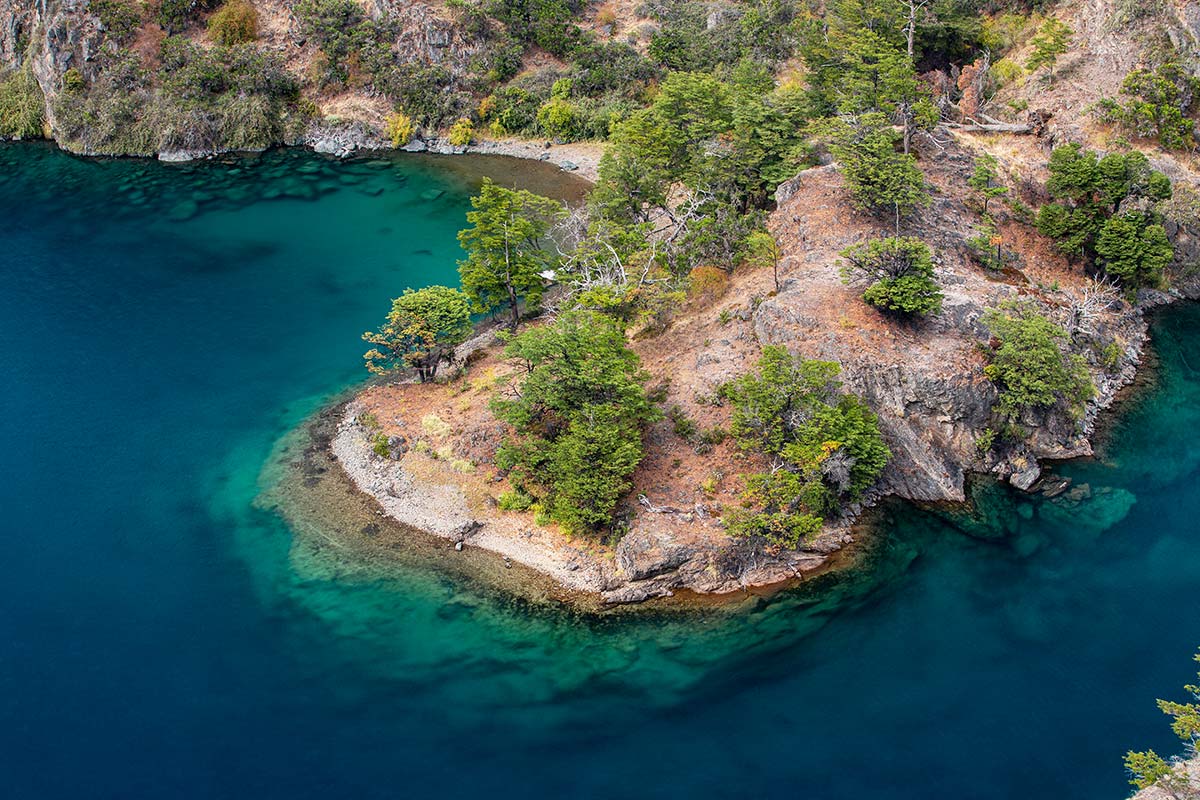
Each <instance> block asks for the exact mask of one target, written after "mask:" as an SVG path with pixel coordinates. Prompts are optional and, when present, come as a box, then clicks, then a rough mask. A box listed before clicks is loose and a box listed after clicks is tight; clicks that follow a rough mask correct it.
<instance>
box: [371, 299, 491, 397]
mask: <svg viewBox="0 0 1200 800" xmlns="http://www.w3.org/2000/svg"><path fill="white" fill-rule="evenodd" d="M470 333H471V310H470V307H469V306H468V304H467V298H466V295H464V294H463V293H462V292H460V291H459V290H458V289H450V288H447V287H445V286H428V287H426V288H424V289H416V290H413V289H405V290H404V294H402V295H400V296H399V297H397V298H396V299H395V300H393V301H392V310H391V312H389V313H388V316H387V320H386V321H385V322H384V323H383V325H382V326H380V328H379V330H377V331H367V332H366V333H364V334H363V336H362V338H363V340H364V341H366V342H369V343H370V344H373V345H375V346H374V347H373V348H371V349H370V350H368V351H367V352H366V353H365V354H364V356H363V357H364V358H365V359H366V362H367V369H368V370H370V371H371V372H373V373H375V374H376V375H383V374H385V373H387V372H389V371H391V370H394V369H398V368H405V369H415V370H416V371H417V375H418V376H419V377H420V379H421V381H422V382H424V381H428V380H431V379H432V378H433V377H434V375H435V374H436V373H437V369H438V366H439V365H440V364H441V363H442V362H443V361H444V360H446V359H447V358H448V357H449V356H451V355H452V354H453V352H454V348H455V347H456V346H457V345H459V344H461V343H462V342H463V340H464V339H466V338H467V336H469V335H470Z"/></svg>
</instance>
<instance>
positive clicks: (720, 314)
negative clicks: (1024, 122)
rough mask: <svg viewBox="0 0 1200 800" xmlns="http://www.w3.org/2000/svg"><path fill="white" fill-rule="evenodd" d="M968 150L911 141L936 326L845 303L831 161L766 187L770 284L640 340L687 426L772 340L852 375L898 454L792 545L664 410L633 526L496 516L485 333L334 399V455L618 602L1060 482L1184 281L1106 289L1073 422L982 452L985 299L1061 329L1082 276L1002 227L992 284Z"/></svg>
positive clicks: (836, 554)
mask: <svg viewBox="0 0 1200 800" xmlns="http://www.w3.org/2000/svg"><path fill="white" fill-rule="evenodd" d="M947 134H948V132H947ZM948 135H949V134H948ZM975 144H976V143H975V142H973V141H971V137H953V140H952V141H951V143H950V144H948V145H947V144H942V145H941V146H940V147H939V148H937V149H936V150H933V149H932V148H930V151H928V152H923V153H922V154H921V155H922V161H923V164H924V165H925V172H926V176H927V177H928V178H929V180H930V181H931V182H932V183H933V185H934V186H935V187H936V188H935V196H936V200H935V204H934V206H933V208H932V209H931V210H930V211H929V212H927V213H926V214H925V215H924V216H923V217H922V222H921V223H920V224H919V226H918V230H919V234H920V235H921V236H922V237H923V238H924V239H925V240H926V241H929V242H931V243H933V244H934V248H935V250H936V251H937V252H938V253H939V259H938V263H937V265H936V269H937V274H938V280H939V282H940V283H941V284H942V285H943V286H944V287H945V292H946V297H945V301H944V303H943V310H942V312H941V313H940V314H938V315H937V316H936V317H934V318H932V319H930V320H927V321H925V322H923V323H920V324H915V325H912V326H897V325H896V324H895V323H894V322H893V321H891V320H889V319H888V318H887V317H886V315H883V314H881V313H880V312H878V311H875V310H873V309H871V308H870V307H868V306H866V305H864V304H862V303H861V302H857V296H856V292H855V290H854V289H853V288H852V287H850V286H847V285H846V283H845V282H844V280H843V279H842V276H841V273H840V271H839V266H838V262H839V258H838V253H839V252H840V251H841V250H843V249H844V248H846V247H847V246H849V245H851V244H854V243H855V242H858V241H861V240H863V239H865V238H867V237H868V236H869V235H870V234H871V233H872V231H873V230H874V229H875V227H876V225H877V223H876V222H875V220H874V219H872V218H871V217H870V215H865V214H862V213H860V212H856V211H855V210H854V209H853V208H852V207H851V206H850V204H849V200H848V196H847V192H846V190H845V187H844V185H843V181H842V178H841V175H840V173H839V170H838V169H837V166H836V165H829V166H825V167H819V168H813V169H809V170H806V171H804V172H802V173H801V174H800V175H799V176H797V177H796V178H795V179H793V180H791V181H788V182H787V183H785V184H783V185H782V186H781V187H780V188H779V190H778V192H777V196H776V200H777V205H776V210H775V211H774V212H772V214H771V217H770V221H769V225H770V228H771V230H772V231H773V233H774V234H775V235H776V237H777V239H778V240H779V241H780V243H781V248H782V254H781V259H780V265H779V290H778V291H774V287H773V280H774V278H773V274H772V271H771V270H770V269H760V270H757V271H738V272H735V273H734V274H733V275H731V276H730V277H729V280H728V282H727V284H726V285H723V286H722V287H721V289H720V291H719V292H717V293H713V294H707V295H703V296H693V297H691V298H689V299H688V301H687V302H686V303H685V305H684V306H683V307H682V308H681V309H680V310H679V312H678V313H677V314H676V316H675V317H674V318H673V320H672V322H671V324H670V325H669V327H668V328H667V329H666V330H665V331H663V332H661V333H656V334H654V335H647V336H643V337H635V338H634V340H633V342H632V347H633V349H634V350H635V351H636V352H637V353H638V355H639V356H640V357H641V359H642V361H643V363H645V364H648V365H653V370H652V371H653V375H654V380H655V382H656V384H655V385H656V387H657V388H658V389H660V395H661V401H662V405H663V406H664V407H668V408H672V409H674V410H673V412H672V416H673V417H674V418H675V419H676V420H677V419H681V418H684V419H688V420H692V421H693V422H694V424H695V427H696V428H698V429H709V428H714V427H719V426H722V425H727V424H728V421H729V409H728V408H727V407H725V406H724V405H723V404H722V403H721V402H720V400H718V399H716V398H717V397H718V394H719V389H720V387H721V386H722V385H723V384H724V383H726V382H727V381H729V380H731V379H732V378H734V377H736V376H738V375H739V374H743V373H744V372H746V371H747V370H748V369H749V368H750V367H751V365H752V363H753V361H754V358H755V357H756V356H757V354H758V352H759V350H760V348H761V347H762V345H764V344H784V345H786V346H788V348H789V349H791V350H792V351H794V352H798V353H800V354H802V355H803V356H805V357H809V358H820V359H825V360H832V361H836V362H837V363H839V364H840V365H841V369H842V374H841V377H842V379H843V380H844V381H845V384H846V386H847V387H848V388H849V389H851V390H852V391H854V392H856V393H858V394H860V395H861V396H862V397H864V398H865V399H866V401H867V402H868V403H869V405H870V406H871V407H872V408H873V409H874V410H875V411H876V413H877V414H878V415H879V419H880V427H881V429H882V431H883V433H884V437H885V440H886V442H887V444H888V447H889V448H890V449H891V452H892V454H893V455H892V459H891V461H890V462H889V464H888V465H887V467H886V468H885V470H884V472H883V474H882V476H881V479H880V481H879V483H878V485H877V486H876V488H875V489H874V490H873V491H872V492H871V494H870V495H869V496H868V497H867V498H865V499H864V501H863V502H861V503H859V504H856V505H855V506H853V507H851V508H849V509H847V511H846V513H845V514H844V515H843V516H842V517H841V518H840V519H839V520H837V521H834V522H833V523H832V524H829V525H826V527H825V529H824V531H823V532H822V533H821V534H820V535H819V536H817V537H816V538H814V539H812V540H811V541H809V542H806V543H805V544H804V546H802V547H800V548H798V549H787V548H767V549H763V548H760V547H756V546H754V545H753V544H752V543H750V542H747V541H745V540H739V539H735V538H731V537H730V536H729V535H728V533H727V532H726V530H725V527H724V523H723V520H722V512H723V510H726V509H728V508H730V507H734V506H736V505H737V503H738V495H739V491H740V483H739V478H738V476H739V475H740V474H742V473H745V472H747V471H749V470H751V469H752V468H754V467H755V464H754V459H755V458H756V457H755V456H754V455H752V454H747V453H744V452H742V451H740V450H739V448H738V447H737V446H736V445H735V444H734V443H733V442H732V441H728V440H726V441H724V442H721V443H719V444H716V445H714V446H712V447H706V446H703V445H701V446H697V444H696V441H695V440H694V439H691V440H689V438H688V437H687V436H686V435H682V436H681V435H680V432H679V428H678V426H675V425H674V424H673V421H672V420H671V419H665V420H662V421H660V422H658V423H655V424H653V425H652V426H651V427H650V428H649V431H648V433H647V441H648V444H649V447H648V451H649V452H648V456H647V458H646V460H645V462H644V463H643V464H642V466H641V467H639V469H638V471H637V473H636V474H635V477H634V483H635V488H634V490H633V491H632V492H631V493H630V495H629V497H628V499H627V500H626V501H625V502H624V503H623V504H622V505H621V508H620V511H619V513H618V519H619V520H620V521H621V524H622V527H623V528H624V531H625V532H624V533H623V535H622V536H620V538H619V540H617V541H616V542H615V543H613V544H611V545H610V544H607V543H604V542H599V541H588V540H580V539H578V538H575V539H572V538H570V537H567V536H564V535H562V534H561V533H559V532H558V531H557V530H556V527H555V526H552V525H551V526H547V525H539V524H538V523H537V521H535V519H534V515H533V514H532V513H529V512H518V511H501V510H500V509H499V508H498V507H497V502H496V498H497V497H498V496H499V495H500V494H501V492H502V491H503V490H504V489H505V488H506V484H505V482H504V481H503V478H502V477H501V475H500V474H499V473H498V471H497V470H496V469H495V467H494V455H495V449H496V447H497V446H498V444H499V442H500V440H501V438H502V437H503V434H504V425H503V424H502V423H499V422H497V421H496V420H495V419H494V418H493V417H492V416H491V414H490V412H489V411H488V407H487V400H488V397H489V396H490V394H491V392H492V391H493V389H494V387H495V386H497V385H500V384H502V383H503V382H504V381H505V380H506V378H507V377H508V376H509V374H510V372H511V370H512V369H513V367H512V366H511V365H508V364H506V362H505V359H504V358H503V356H502V353H501V349H502V348H501V345H500V343H499V342H498V341H497V339H496V336H495V331H489V332H485V333H482V334H480V335H479V336H477V337H475V338H474V339H472V340H471V341H469V342H468V343H466V344H464V345H463V346H462V347H461V348H460V349H459V352H458V353H457V356H456V361H457V362H458V363H460V364H464V365H469V366H467V367H466V368H465V369H463V370H462V371H461V373H460V374H459V375H458V376H457V377H455V378H453V379H451V380H449V381H448V382H446V383H445V384H443V385H429V384H417V383H404V382H401V383H396V382H387V383H383V384H379V385H374V386H372V387H370V388H368V389H367V390H365V391H363V392H362V393H361V394H359V395H358V396H357V397H356V398H355V399H354V400H353V401H351V402H350V403H348V404H347V405H346V406H345V411H344V415H343V418H342V420H341V423H340V425H339V427H338V431H337V434H336V436H334V437H333V440H332V451H333V453H334V454H335V456H336V458H337V461H338V463H339V464H340V465H341V466H342V468H343V469H344V470H345V471H346V473H347V474H348V475H349V476H350V478H351V479H352V480H353V482H354V483H355V485H356V486H358V488H359V489H361V490H362V491H364V492H366V493H367V494H368V495H370V496H371V497H373V498H374V499H375V500H376V501H377V502H378V503H379V505H380V506H381V507H382V509H383V510H384V511H385V512H386V513H387V514H388V515H389V516H391V517H394V518H395V519H396V520H398V521H400V522H402V523H404V524H406V525H409V526H412V527H414V528H418V529H420V530H423V531H427V532H429V533H433V534H435V535H437V536H440V537H444V538H446V539H449V540H451V541H453V542H454V543H456V545H457V546H459V547H478V548H483V549H486V550H491V551H493V552H495V553H497V554H499V555H500V556H501V557H503V558H505V559H512V560H513V561H517V562H520V563H523V564H526V565H528V566H530V567H533V568H534V569H537V570H540V571H542V572H544V573H546V574H548V575H550V576H552V577H553V578H554V579H555V580H557V581H559V582H561V583H562V584H563V585H565V586H568V587H571V588H572V589H576V590H583V591H586V592H592V593H597V594H599V595H600V596H601V597H602V598H603V599H604V600H605V601H607V602H616V603H621V602H636V601H640V600H644V599H647V598H653V597H660V596H665V595H669V594H671V593H673V592H676V591H679V590H688V591H691V592H697V593H728V592H737V591H742V590H746V589H749V588H752V587H761V586H767V585H772V584H778V583H780V582H785V581H790V580H796V579H802V578H804V577H805V576H811V575H815V574H819V573H820V572H822V571H824V570H826V569H828V568H829V567H830V566H833V565H836V564H837V563H839V560H841V559H844V558H845V557H846V555H847V554H848V553H849V552H852V551H853V544H854V542H855V540H856V537H859V536H862V535H869V534H866V533H865V532H863V531H859V530H856V529H855V527H854V526H853V522H854V520H855V519H856V518H857V517H858V515H859V513H860V512H861V510H862V509H863V508H864V507H865V506H867V505H870V504H872V503H873V502H874V501H875V500H877V499H879V498H881V497H884V496H896V497H899V498H903V499H907V500H912V501H919V502H944V501H950V502H958V501H963V500H964V499H965V491H964V488H965V483H966V481H967V480H968V478H969V476H970V475H971V474H991V475H993V476H995V477H997V478H999V479H1002V480H1007V481H1008V482H1010V483H1012V484H1013V485H1014V486H1016V487H1018V488H1020V489H1023V490H1030V491H1039V490H1041V489H1042V488H1053V489H1054V490H1056V491H1061V487H1058V486H1057V485H1056V484H1053V483H1052V484H1050V485H1043V484H1041V483H1039V479H1040V476H1041V468H1040V466H1039V461H1040V460H1042V459H1066V458H1072V457H1077V456H1084V455H1089V454H1091V452H1092V446H1091V442H1090V438H1089V437H1090V434H1091V433H1092V432H1093V430H1094V429H1095V426H1096V422H1097V419H1098V417H1099V415H1100V414H1101V412H1102V411H1103V410H1104V409H1106V408H1108V407H1109V406H1111V405H1112V403H1113V402H1114V401H1115V399H1116V398H1117V397H1118V395H1119V392H1120V390H1121V388H1122V387H1124V386H1126V385H1128V384H1129V383H1130V382H1131V381H1132V380H1133V378H1134V375H1135V373H1136V369H1137V365H1138V363H1139V360H1140V357H1141V354H1142V352H1143V348H1144V347H1145V345H1146V336H1147V333H1146V330H1147V329H1146V324H1145V321H1144V318H1143V315H1144V313H1145V310H1146V308H1148V307H1151V306H1153V305H1155V304H1158V303H1162V302H1169V301H1171V300H1172V299H1174V298H1175V297H1177V296H1180V295H1179V294H1178V291H1179V290H1178V288H1177V290H1176V294H1167V293H1153V292H1151V293H1147V294H1145V295H1143V296H1142V297H1141V298H1140V300H1139V302H1138V303H1136V304H1134V303H1130V302H1127V301H1125V300H1122V299H1120V298H1117V297H1114V298H1112V299H1111V300H1110V302H1108V303H1106V304H1104V306H1103V307H1101V308H1099V309H1097V310H1096V311H1095V312H1094V316H1092V317H1090V318H1089V321H1088V323H1087V325H1088V330H1089V331H1090V333H1089V334H1088V336H1083V335H1080V336H1079V337H1078V338H1077V339H1076V340H1074V342H1073V344H1072V345H1071V346H1072V347H1073V348H1074V349H1075V350H1076V351H1077V353H1078V355H1080V356H1081V358H1084V359H1085V360H1086V361H1087V363H1088V371H1089V374H1090V375H1091V377H1092V380H1093V382H1094V384H1095V387H1096V392H1095V394H1094V396H1093V397H1092V398H1091V399H1090V400H1089V401H1088V402H1087V404H1086V406H1085V407H1084V410H1083V413H1082V414H1081V415H1077V414H1075V413H1073V412H1072V411H1071V410H1070V409H1068V408H1066V407H1063V406H1058V407H1055V408H1050V409H1043V410H1040V411H1038V412H1036V413H1033V412H1031V413H1029V414H1027V415H1026V416H1025V417H1023V418H1022V419H1021V423H1022V424H1023V425H1024V426H1025V428H1026V429H1027V430H1028V431H1029V436H1028V437H1027V438H1026V439H1025V440H1024V441H1023V442H1022V443H1020V444H1019V445H1016V446H1013V447H1010V448H1007V449H1006V450H1005V451H1004V452H1003V453H999V452H996V451H994V450H990V449H989V448H987V447H984V446H981V444H980V442H981V440H982V438H983V437H984V436H986V435H987V434H986V431H987V429H988V426H989V424H991V422H992V413H991V409H992V406H993V404H994V403H995V401H996V388H995V386H994V385H993V384H992V383H991V382H989V381H988V380H987V379H986V377H985V375H984V366H985V360H984V358H983V357H982V355H981V349H980V347H981V344H982V343H983V342H985V341H986V339H987V336H988V334H987V331H986V329H985V328H984V327H983V325H982V323H981V319H982V317H983V315H984V313H985V311H986V309H987V308H990V307H994V306H996V305H998V304H1000V303H1003V302H1004V301H1006V300H1012V299H1033V300H1035V301H1037V302H1039V303H1041V304H1044V306H1045V307H1047V308H1048V309H1050V310H1051V313H1052V314H1054V315H1055V319H1057V320H1058V321H1060V322H1061V323H1062V324H1064V325H1068V326H1069V325H1070V324H1071V318H1072V315H1075V314H1078V312H1079V303H1080V302H1081V299H1082V297H1083V293H1084V292H1085V290H1086V289H1087V287H1088V286H1090V285H1091V284H1090V279H1089V278H1088V276H1087V275H1085V274H1084V273H1083V272H1082V271H1081V270H1079V269H1078V268H1073V267H1072V266H1071V265H1070V264H1069V263H1068V262H1067V260H1066V259H1065V258H1064V257H1062V256H1061V255H1058V254H1056V253H1055V252H1054V251H1053V250H1052V248H1050V247H1049V246H1048V243H1047V242H1045V241H1044V240H1043V241H1039V237H1038V236H1037V235H1036V233H1032V232H1029V231H1028V229H1027V228H1026V226H1023V225H1021V224H1020V223H1019V222H1018V221H1017V220H1015V219H1011V218H1007V219H1004V220H1003V222H1002V227H1001V229H1002V231H1003V233H1004V235H1005V238H1006V240H1008V241H1012V242H1013V243H1014V244H1013V245H1012V246H1013V248H1014V249H1015V250H1016V251H1017V252H1019V253H1020V254H1021V256H1020V258H1021V260H1020V262H1019V267H1018V268H1013V269H1010V270H1007V271H1006V272H1005V273H1003V274H1001V275H988V274H986V273H984V272H982V271H981V270H980V269H979V268H978V267H977V266H976V265H974V264H973V263H972V262H971V260H970V258H969V255H968V253H967V248H966V246H965V244H964V241H963V239H964V237H963V234H962V231H964V230H968V229H969V227H970V217H971V216H972V214H974V213H975V212H973V211H972V210H971V209H970V208H969V207H968V205H967V200H966V198H967V195H968V189H967V186H966V181H967V178H968V176H969V173H970V165H971V163H972V161H973V157H972V151H971V149H970V148H971V147H972V146H973V145H975ZM1189 291H1191V289H1189ZM1089 313H1092V312H1089ZM1093 337H1101V338H1102V339H1103V340H1104V341H1106V342H1110V343H1113V345H1114V346H1110V347H1109V348H1108V350H1107V357H1106V359H1103V360H1102V358H1101V357H1100V356H1099V355H1098V354H1097V349H1096V348H1095V347H1094V342H1092V343H1089V342H1091V341H1092V338H1093ZM381 437H382V438H381ZM381 441H385V442H386V445H385V446H382V447H381V446H380V445H379V442H381Z"/></svg>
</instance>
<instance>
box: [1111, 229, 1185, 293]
mask: <svg viewBox="0 0 1200 800" xmlns="http://www.w3.org/2000/svg"><path fill="white" fill-rule="evenodd" d="M1153 219H1154V218H1153V216H1152V215H1150V214H1146V213H1141V212H1137V211H1133V212H1130V213H1128V214H1120V215H1118V216H1115V217H1111V218H1109V219H1108V220H1106V221H1105V223H1104V226H1103V227H1102V228H1101V229H1100V235H1099V236H1098V237H1097V238H1096V255H1097V256H1098V257H1099V260H1100V264H1101V265H1102V266H1103V267H1104V271H1105V272H1106V273H1108V274H1109V275H1112V276H1113V277H1114V278H1117V279H1118V280H1120V281H1121V283H1122V284H1123V285H1124V286H1127V287H1130V288H1131V289H1136V287H1138V286H1157V285H1159V284H1160V283H1162V280H1163V270H1164V269H1165V268H1166V267H1167V265H1168V264H1170V263H1171V259H1172V258H1174V257H1175V251H1174V248H1172V247H1171V241H1170V240H1169V239H1168V238H1167V231H1166V229H1165V228H1163V226H1162V225H1160V224H1158V223H1157V222H1154V221H1153Z"/></svg>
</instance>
